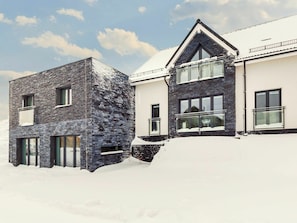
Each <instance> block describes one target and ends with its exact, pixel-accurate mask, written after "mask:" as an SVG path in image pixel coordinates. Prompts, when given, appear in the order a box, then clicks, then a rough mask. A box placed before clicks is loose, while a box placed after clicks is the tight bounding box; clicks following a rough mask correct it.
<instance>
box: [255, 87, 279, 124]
mask: <svg viewBox="0 0 297 223" xmlns="http://www.w3.org/2000/svg"><path fill="white" fill-rule="evenodd" d="M282 114H283V109H282V106H281V90H280V89H277V90H268V91H259V92H256V93H255V127H263V128H264V127H268V128H269V127H281V126H282V122H283V121H282V119H283V118H282Z"/></svg>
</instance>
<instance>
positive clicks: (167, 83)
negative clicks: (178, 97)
mask: <svg viewBox="0 0 297 223" xmlns="http://www.w3.org/2000/svg"><path fill="white" fill-rule="evenodd" d="M169 79H170V76H169ZM164 82H165V84H166V85H167V88H168V90H167V137H168V138H169V82H167V80H166V76H164Z"/></svg>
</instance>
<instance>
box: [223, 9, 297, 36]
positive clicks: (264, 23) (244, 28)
mask: <svg viewBox="0 0 297 223" xmlns="http://www.w3.org/2000/svg"><path fill="white" fill-rule="evenodd" d="M295 16H297V14H294V15H288V16H283V17H281V18H275V19H272V20H269V21H265V22H262V23H258V24H255V25H250V26H247V27H243V28H238V29H235V30H233V31H230V32H227V33H224V34H222V36H224V35H228V34H231V33H235V32H239V31H243V30H247V29H251V28H254V27H258V26H262V25H266V24H269V23H273V22H276V21H280V20H283V19H287V18H290V17H295Z"/></svg>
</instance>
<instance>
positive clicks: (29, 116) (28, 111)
mask: <svg viewBox="0 0 297 223" xmlns="http://www.w3.org/2000/svg"><path fill="white" fill-rule="evenodd" d="M34 113H35V107H32V106H30V107H24V108H20V109H19V125H20V126H30V125H34Z"/></svg>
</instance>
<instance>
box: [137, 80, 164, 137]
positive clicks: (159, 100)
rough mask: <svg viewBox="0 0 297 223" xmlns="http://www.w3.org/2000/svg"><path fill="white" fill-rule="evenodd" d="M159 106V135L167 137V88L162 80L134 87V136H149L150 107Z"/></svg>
mask: <svg viewBox="0 0 297 223" xmlns="http://www.w3.org/2000/svg"><path fill="white" fill-rule="evenodd" d="M154 104H159V105H160V118H161V135H168V87H167V85H166V83H165V81H164V79H163V78H161V79H159V80H158V81H154V82H150V83H145V84H139V85H136V86H135V132H136V136H148V135H149V121H148V120H149V119H150V118H151V116H152V114H151V112H152V105H154Z"/></svg>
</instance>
